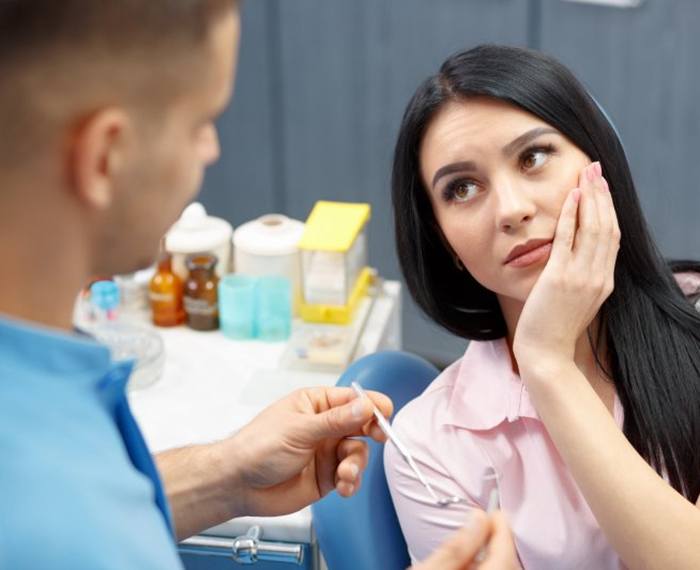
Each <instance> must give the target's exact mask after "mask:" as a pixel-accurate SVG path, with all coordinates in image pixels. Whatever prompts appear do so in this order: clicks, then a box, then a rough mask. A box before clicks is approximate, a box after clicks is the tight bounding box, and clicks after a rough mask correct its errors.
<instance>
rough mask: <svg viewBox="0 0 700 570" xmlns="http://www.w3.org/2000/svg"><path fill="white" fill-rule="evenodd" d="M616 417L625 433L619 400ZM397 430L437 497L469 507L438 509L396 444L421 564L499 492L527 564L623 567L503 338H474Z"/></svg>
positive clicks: (390, 452) (542, 569)
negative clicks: (459, 499) (514, 367)
mask: <svg viewBox="0 0 700 570" xmlns="http://www.w3.org/2000/svg"><path fill="white" fill-rule="evenodd" d="M614 416H615V421H616V422H617V424H618V426H620V427H621V426H622V421H623V410H622V406H621V404H620V402H619V400H618V398H617V397H616V398H615V408H614ZM393 425H394V428H395V429H396V431H397V432H398V434H399V436H400V437H401V439H402V440H403V441H404V442H405V444H406V445H407V447H408V448H409V449H410V450H411V453H412V454H413V455H414V457H415V459H416V461H417V463H418V465H419V467H420V468H421V470H422V471H423V473H424V475H425V476H426V478H427V479H428V481H429V482H430V483H431V484H432V485H433V486H434V487H435V489H436V491H437V493H438V494H439V495H440V496H448V495H449V496H452V495H459V496H461V497H464V498H466V499H467V500H468V501H469V505H465V504H460V505H452V506H449V507H446V508H441V507H437V506H434V504H433V503H432V501H431V499H430V497H429V496H428V494H427V493H426V491H425V488H424V487H423V486H422V485H421V483H420V482H419V481H418V480H417V478H416V477H415V476H414V475H413V472H412V471H411V470H410V468H409V467H408V465H407V464H406V463H405V461H404V460H403V458H402V457H401V455H399V453H398V451H397V450H396V448H395V447H394V446H393V445H392V444H391V443H389V444H387V445H386V446H385V451H384V461H385V469H386V475H387V479H388V481H389V488H390V490H391V494H392V498H393V501H394V506H395V507H396V512H397V514H398V517H399V521H400V523H401V528H402V529H403V533H404V536H405V538H406V542H407V544H408V548H409V552H410V554H411V558H412V559H413V561H414V562H415V561H419V560H423V559H424V558H426V557H427V556H428V555H429V554H430V553H431V552H432V551H433V550H435V549H436V548H437V547H438V546H439V545H440V544H441V543H442V542H443V541H444V540H445V539H446V538H447V537H448V536H449V535H450V534H451V533H452V532H453V531H455V530H457V529H458V528H459V527H461V526H462V525H463V524H464V522H465V520H466V518H467V511H468V510H469V509H470V506H476V507H478V508H480V509H486V507H487V505H488V500H489V495H490V494H491V491H492V489H493V488H494V487H497V489H498V492H499V497H500V508H501V509H502V510H503V511H504V512H505V513H506V515H507V516H508V519H509V521H510V523H511V528H512V530H513V535H514V538H515V545H516V548H517V551H518V555H519V557H520V561H521V564H522V565H523V568H525V569H536V570H547V569H556V570H567V569H572V570H573V569H595V570H608V569H609V570H612V569H615V570H618V569H620V568H624V566H623V565H622V562H621V561H620V559H619V557H618V556H617V554H616V553H615V551H614V550H613V549H612V547H611V546H610V544H608V541H607V539H606V538H605V536H604V535H603V532H602V530H601V529H600V527H599V526H598V523H597V521H596V519H595V517H594V516H593V513H592V512H591V510H590V508H589V507H588V504H587V503H586V500H585V499H584V497H583V495H582V494H581V492H580V491H579V488H578V486H577V484H576V482H575V481H574V479H573V477H572V476H571V474H570V473H569V470H568V469H567V467H566V465H565V464H564V462H563V461H562V459H561V457H560V456H559V453H558V452H557V450H556V448H555V446H554V443H553V442H552V440H551V439H550V437H549V435H548V433H547V429H546V428H545V426H544V424H543V423H542V421H541V420H540V419H539V417H538V415H537V412H536V411H535V408H534V406H533V404H532V402H531V401H530V398H529V396H528V392H527V388H526V387H525V385H524V384H523V383H522V381H521V380H520V377H519V376H518V375H516V374H515V373H514V372H513V371H512V368H511V361H510V355H509V353H508V348H507V346H506V343H505V340H497V341H489V342H480V341H472V342H471V343H470V344H469V347H468V349H467V351H466V353H465V355H464V356H463V357H462V358H461V359H460V360H458V361H457V362H455V363H454V364H452V365H451V366H450V367H449V368H447V369H446V370H445V371H444V372H443V373H442V374H441V375H440V376H439V377H438V378H437V379H436V380H435V381H434V382H433V383H432V384H431V385H430V386H429V387H428V388H427V390H426V391H425V392H424V393H423V394H422V395H421V396H419V397H418V398H416V399H415V400H413V401H412V402H410V403H409V404H407V405H406V406H405V407H404V408H403V409H402V410H401V411H400V412H399V413H398V414H397V416H396V418H395V419H394V422H393ZM494 473H495V477H494Z"/></svg>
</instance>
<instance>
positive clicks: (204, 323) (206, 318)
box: [185, 254, 219, 331]
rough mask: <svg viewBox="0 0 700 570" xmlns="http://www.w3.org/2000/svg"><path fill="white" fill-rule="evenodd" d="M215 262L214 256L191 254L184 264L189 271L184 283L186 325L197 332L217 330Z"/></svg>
mask: <svg viewBox="0 0 700 570" xmlns="http://www.w3.org/2000/svg"><path fill="white" fill-rule="evenodd" d="M216 262H217V258H216V256H215V255H211V254H193V255H190V256H188V257H187V260H186V262H185V265H186V266H187V270H188V271H189V277H188V278H187V281H186V282H185V313H186V314H187V324H188V325H189V326H190V327H191V328H193V329H195V330H198V331H211V330H215V329H218V328H219V299H218V295H219V293H218V286H219V278H218V277H217V275H216V272H215V268H216Z"/></svg>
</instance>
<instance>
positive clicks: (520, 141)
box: [501, 127, 559, 158]
mask: <svg viewBox="0 0 700 570" xmlns="http://www.w3.org/2000/svg"><path fill="white" fill-rule="evenodd" d="M545 134H555V135H558V134H559V131H557V130H556V129H553V128H551V127H537V128H535V129H532V130H531V131H527V132H526V133H524V134H522V135H520V136H519V137H518V138H517V139H515V140H514V141H512V142H509V143H508V144H507V145H506V146H504V147H503V149H502V151H501V152H502V153H503V156H505V157H506V158H509V157H511V156H513V155H514V154H515V153H516V152H518V151H519V150H520V149H521V148H522V147H524V146H526V145H527V144H528V143H529V142H531V141H533V140H535V139H536V138H537V137H539V136H542V135H545Z"/></svg>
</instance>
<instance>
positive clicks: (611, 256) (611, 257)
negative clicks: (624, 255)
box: [603, 179, 621, 298]
mask: <svg viewBox="0 0 700 570" xmlns="http://www.w3.org/2000/svg"><path fill="white" fill-rule="evenodd" d="M603 182H604V184H605V190H606V192H605V198H604V202H605V204H606V207H607V209H608V212H609V213H610V224H611V227H610V245H609V248H608V256H607V259H606V260H605V274H606V276H607V281H606V285H605V290H606V294H605V297H606V298H607V297H608V295H610V293H612V291H613V289H614V287H615V264H616V263H617V254H618V252H619V251H620V237H621V233H620V224H619V223H618V220H617V212H616V211H615V204H614V203H613V199H612V194H611V193H610V187H609V186H608V183H607V181H606V180H605V179H603Z"/></svg>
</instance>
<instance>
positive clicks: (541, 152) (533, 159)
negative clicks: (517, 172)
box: [521, 148, 552, 170]
mask: <svg viewBox="0 0 700 570" xmlns="http://www.w3.org/2000/svg"><path fill="white" fill-rule="evenodd" d="M550 154H552V149H551V148H536V149H531V150H528V151H525V153H524V154H523V155H522V158H521V164H522V167H523V170H533V169H536V168H539V167H540V166H542V165H543V164H544V163H545V162H547V159H548V158H549V155H550Z"/></svg>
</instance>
